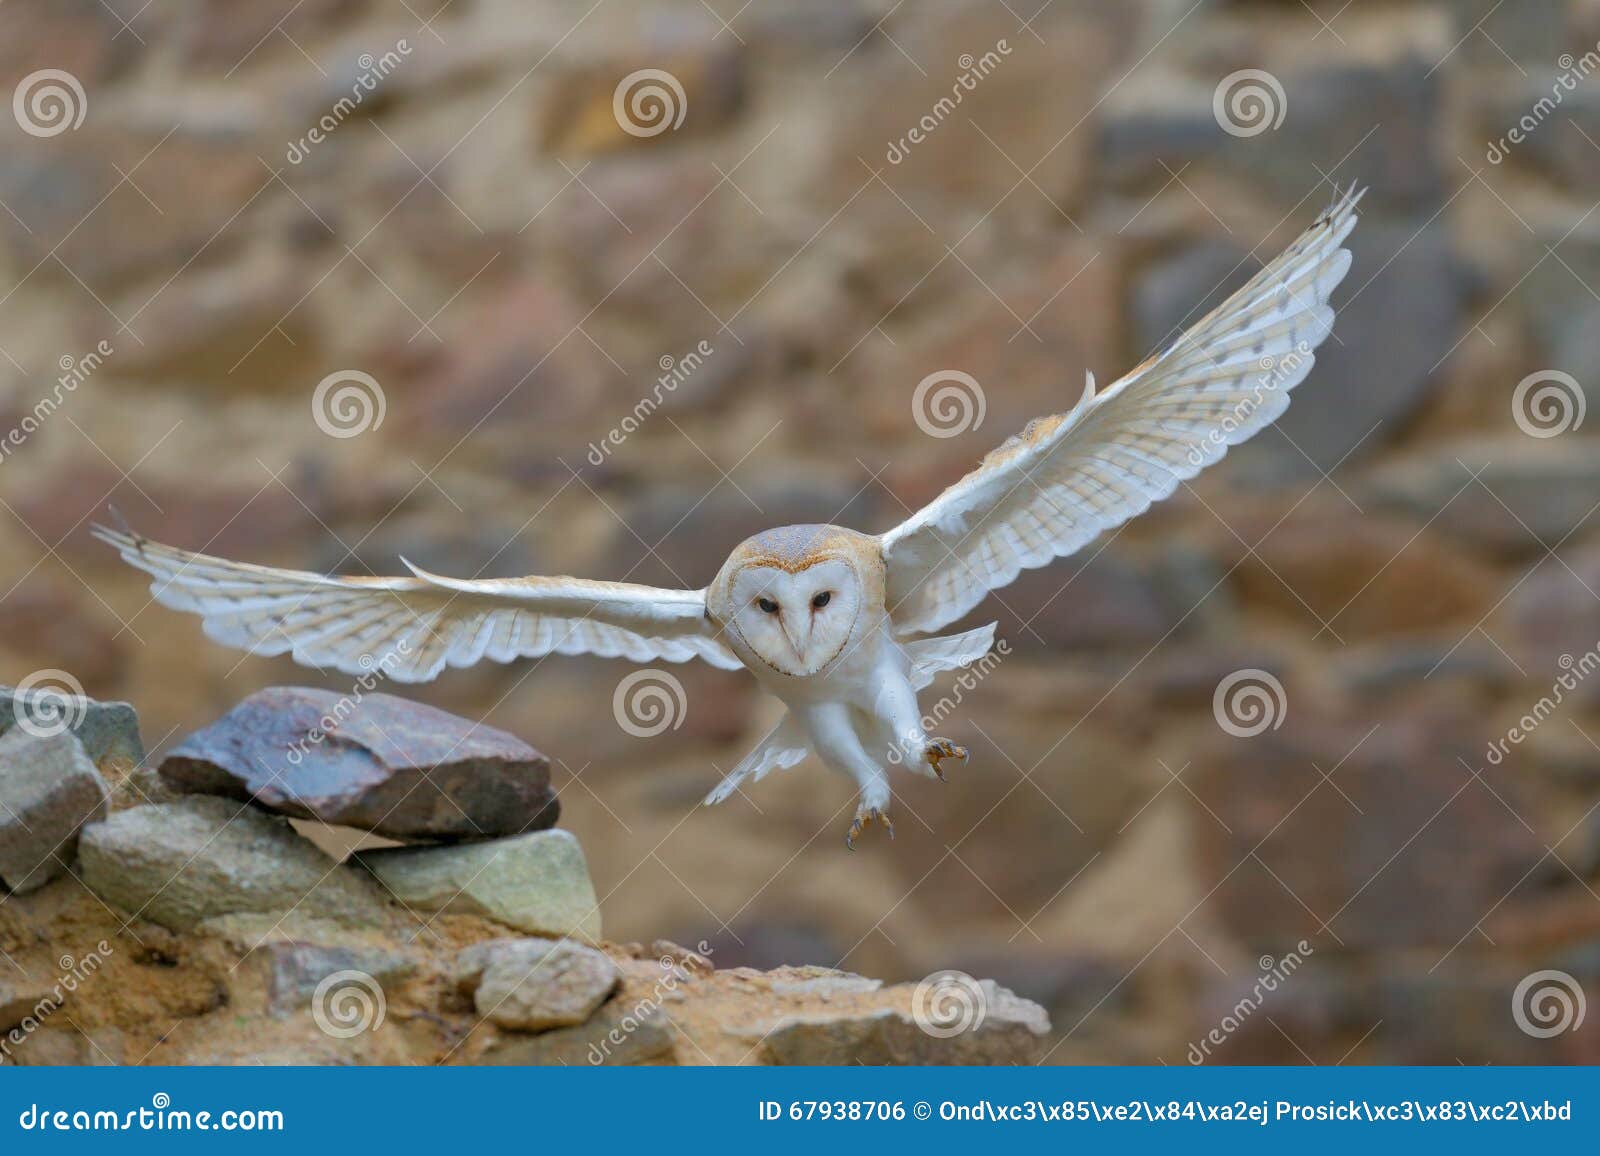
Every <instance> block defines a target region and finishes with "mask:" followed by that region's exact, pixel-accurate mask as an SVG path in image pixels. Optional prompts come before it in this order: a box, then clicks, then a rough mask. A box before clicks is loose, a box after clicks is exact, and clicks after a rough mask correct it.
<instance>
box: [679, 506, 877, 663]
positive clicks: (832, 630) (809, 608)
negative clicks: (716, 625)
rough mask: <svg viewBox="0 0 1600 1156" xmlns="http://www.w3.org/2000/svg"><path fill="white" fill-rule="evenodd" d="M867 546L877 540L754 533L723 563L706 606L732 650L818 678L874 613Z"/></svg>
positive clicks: (824, 529) (836, 533)
mask: <svg viewBox="0 0 1600 1156" xmlns="http://www.w3.org/2000/svg"><path fill="white" fill-rule="evenodd" d="M868 543H871V544H872V545H873V546H875V545H876V540H875V539H871V538H868V537H867V536H866V535H863V534H857V533H855V532H853V531H849V530H842V529H839V528H838V527H834V526H784V527H782V528H780V529H777V530H768V531H766V532H765V533H762V534H757V535H756V536H755V537H753V538H750V539H748V540H746V541H745V542H743V543H741V544H740V545H739V546H738V547H737V548H736V549H735V550H734V551H733V553H732V554H730V555H729V556H728V560H727V562H725V563H723V566H722V570H721V572H720V573H718V575H717V578H716V581H715V582H713V583H712V586H711V590H710V596H709V601H708V605H709V606H710V609H711V611H712V613H713V615H714V616H715V617H716V618H717V620H718V621H719V622H721V623H722V624H723V626H724V627H726V629H727V631H728V634H729V637H730V641H731V642H732V644H733V645H734V647H735V649H740V648H742V649H745V650H748V651H750V652H751V653H752V654H753V655H754V657H755V658H757V659H759V660H760V661H761V662H762V663H764V664H765V665H766V666H768V667H770V668H771V669H773V670H775V671H777V672H778V673H779V674H785V675H789V676H791V677H794V678H806V677H809V676H811V675H815V674H820V673H821V672H822V671H823V670H824V669H826V668H827V666H828V665H829V664H830V663H832V662H833V661H834V660H835V659H837V658H839V656H840V655H841V654H843V653H844V651H845V648H846V647H848V646H849V645H850V643H851V642H852V640H853V639H854V637H855V634H856V628H857V626H858V625H860V624H861V623H862V622H863V620H864V617H865V616H864V614H863V610H866V609H869V607H868V603H869V601H870V597H869V590H870V588H871V587H870V580H871V577H872V576H871V575H866V574H864V573H863V568H864V567H867V566H870V565H871V564H872V562H873V561H874V558H873V556H872V553H873V552H872V551H869V550H868V548H867V544H868ZM879 586H880V587H881V580H880V582H879Z"/></svg>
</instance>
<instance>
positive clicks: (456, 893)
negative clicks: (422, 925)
mask: <svg viewBox="0 0 1600 1156" xmlns="http://www.w3.org/2000/svg"><path fill="white" fill-rule="evenodd" d="M355 859H356V860H357V861H358V862H360V864H361V865H362V866H364V867H366V868H367V869H368V870H369V871H371V872H372V873H373V875H375V876H377V879H378V882H379V883H381V884H382V885H383V886H384V888H385V889H387V890H388V891H389V893H390V894H392V895H393V896H394V897H395V898H396V899H398V900H399V901H400V902H401V903H403V904H404V905H405V906H406V907H408V908H412V909H415V910H421V911H443V912H451V913H456V914H464V915H481V916H484V917H486V918H489V919H493V920H496V921H498V922H500V923H504V924H505V925H506V926H508V927H514V928H516V929H517V930H518V931H527V932H531V933H533V934H536V935H556V936H560V935H571V936H575V937H577V938H579V939H585V940H590V941H593V940H598V939H599V938H600V905H599V901H598V900H597V899H596V898H595V893H594V884H593V883H592V882H591V881H590V879H589V867H588V864H587V863H585V862H584V858H583V848H581V847H580V846H578V841H577V839H575V838H573V836H572V834H571V832H568V831H535V832H533V833H532V834H528V835H518V836H517V837H515V838H512V839H497V840H495V841H493V842H489V843H462V844H459V845H457V846H453V847H390V848H384V849H382V850H378V851H364V852H360V853H359V854H357V855H356V856H355Z"/></svg>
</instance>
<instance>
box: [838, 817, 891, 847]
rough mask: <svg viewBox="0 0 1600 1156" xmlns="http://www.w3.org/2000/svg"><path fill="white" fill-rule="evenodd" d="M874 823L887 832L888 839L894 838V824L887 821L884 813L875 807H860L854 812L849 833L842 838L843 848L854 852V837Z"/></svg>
mask: <svg viewBox="0 0 1600 1156" xmlns="http://www.w3.org/2000/svg"><path fill="white" fill-rule="evenodd" d="M874 823H882V824H883V829H884V830H885V831H887V832H889V838H890V839H893V838H894V823H893V822H892V821H891V820H890V819H889V815H888V813H887V812H886V811H882V810H880V809H879V808H877V807H861V808H859V809H858V810H857V811H856V817H855V819H854V821H852V822H851V824H850V831H849V833H848V834H846V835H845V837H844V845H845V847H847V848H848V849H849V850H851V851H854V850H855V849H856V836H858V835H860V834H861V832H863V831H865V830H866V829H867V828H868V827H870V826H872V824H874Z"/></svg>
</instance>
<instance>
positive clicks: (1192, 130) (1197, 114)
mask: <svg viewBox="0 0 1600 1156" xmlns="http://www.w3.org/2000/svg"><path fill="white" fill-rule="evenodd" d="M1448 47H1449V46H1448V45H1447V44H1443V45H1439V46H1438V48H1437V50H1436V51H1435V50H1433V49H1431V48H1428V47H1423V49H1422V50H1421V51H1414V52H1409V53H1401V54H1395V55H1394V56H1393V58H1392V59H1390V60H1384V61H1372V62H1364V61H1345V60H1341V61H1338V62H1337V63H1334V64H1332V65H1330V66H1326V67H1320V68H1315V69H1309V70H1305V71H1299V72H1293V73H1291V72H1286V71H1283V70H1280V69H1277V68H1274V69H1273V72H1274V74H1275V79H1276V80H1277V81H1278V82H1279V83H1280V84H1281V86H1282V90H1283V99H1282V100H1279V99H1277V98H1276V97H1275V96H1271V97H1270V98H1269V105H1268V107H1269V110H1270V111H1269V115H1270V113H1271V112H1277V111H1282V112H1283V113H1284V120H1283V123H1282V124H1280V125H1279V127H1278V128H1277V129H1270V128H1265V127H1263V131H1262V132H1261V133H1260V134H1257V135H1250V136H1233V135H1230V134H1229V133H1227V132H1225V131H1224V130H1223V128H1222V126H1221V124H1220V123H1219V122H1218V120H1217V118H1216V116H1215V114H1214V112H1213V105H1212V102H1213V99H1214V97H1215V93H1216V89H1217V86H1218V83H1219V82H1220V81H1221V80H1222V79H1223V76H1224V75H1225V74H1226V73H1227V71H1228V70H1227V69H1226V68H1225V67H1224V68H1218V69H1216V70H1215V71H1214V72H1212V73H1210V74H1209V75H1207V76H1206V78H1205V81H1204V82H1198V81H1197V82H1193V83H1182V84H1179V83H1171V84H1152V85H1143V86H1138V85H1128V86H1126V88H1125V91H1123V92H1120V93H1118V94H1116V96H1115V97H1114V98H1113V99H1111V100H1108V101H1107V102H1106V107H1105V109H1104V110H1103V112H1102V115H1101V116H1100V117H1099V118H1097V119H1098V121H1099V124H1100V131H1101V141H1100V143H1101V152H1100V161H1101V166H1102V171H1103V173H1104V175H1105V177H1106V179H1107V180H1108V181H1109V182H1111V183H1112V184H1113V185H1117V186H1121V187H1124V188H1128V189H1129V190H1130V191H1132V190H1143V189H1145V188H1148V189H1150V190H1151V191H1154V189H1156V188H1159V187H1161V185H1162V184H1163V183H1164V182H1165V181H1166V180H1167V179H1168V175H1169V173H1170V172H1171V171H1172V170H1175V169H1181V168H1182V166H1183V164H1184V163H1185V162H1202V161H1205V162H1212V163H1215V164H1217V165H1219V166H1220V167H1223V168H1225V169H1227V170H1229V171H1231V172H1236V173H1239V174H1240V176H1241V179H1242V180H1244V181H1245V182H1247V183H1248V184H1249V185H1250V186H1252V187H1262V186H1264V187H1265V188H1267V189H1268V190H1270V191H1271V193H1272V194H1274V195H1276V196H1278V197H1281V198H1282V199H1283V201H1284V203H1285V204H1293V203H1294V202H1295V201H1297V200H1299V199H1300V198H1301V197H1302V196H1304V195H1305V193H1306V187H1307V174H1311V176H1312V179H1315V174H1316V173H1317V171H1318V169H1319V168H1320V169H1322V170H1324V171H1326V170H1327V168H1328V166H1329V165H1330V164H1332V163H1334V162H1335V161H1337V160H1338V159H1339V158H1340V157H1343V156H1346V155H1348V156H1349V158H1350V159H1349V160H1348V161H1347V162H1346V168H1347V170H1348V172H1349V173H1350V174H1355V173H1359V174H1360V177H1361V180H1362V182H1363V183H1365V184H1368V185H1370V186H1371V187H1372V190H1373V199H1375V200H1381V201H1383V202H1384V203H1386V204H1398V205H1403V206H1404V207H1406V208H1407V209H1411V210H1421V209H1425V208H1431V206H1433V205H1435V204H1437V203H1438V201H1439V199H1440V197H1441V194H1442V191H1443V189H1444V185H1445V181H1444V179H1443V171H1442V169H1441V167H1440V163H1439V160H1438V158H1437V157H1436V156H1435V155H1434V150H1430V149H1428V148H1426V147H1423V142H1425V141H1426V140H1427V139H1428V137H1429V133H1430V131H1431V126H1432V125H1434V124H1435V123H1437V118H1438V117H1439V115H1440V112H1439V105H1440V83H1441V81H1442V80H1443V74H1442V73H1438V72H1433V71H1432V69H1433V64H1434V61H1436V60H1438V58H1439V56H1440V55H1442V54H1443V52H1444V51H1445V50H1446V49H1447V48H1448ZM1225 91H1226V92H1230V93H1238V92H1239V91H1240V89H1239V88H1238V87H1234V88H1230V89H1228V90H1225ZM1263 91H1264V90H1263ZM1239 111H1240V113H1241V115H1240V116H1239V117H1238V119H1239V121H1240V122H1242V123H1243V124H1244V125H1245V126H1246V127H1253V126H1255V125H1256V121H1255V119H1254V116H1253V114H1251V110H1249V109H1248V108H1241V109H1240V110H1239ZM1374 130H1375V131H1374ZM1164 165H1165V166H1167V167H1165V168H1164V167H1163V166H1164ZM1340 175H1341V176H1344V179H1348V176H1345V175H1344V174H1343V173H1341V174H1340ZM1330 191H1331V190H1330ZM1424 215H1426V214H1424ZM1358 284H1359V282H1358ZM1196 316H1198V314H1197V315H1196Z"/></svg>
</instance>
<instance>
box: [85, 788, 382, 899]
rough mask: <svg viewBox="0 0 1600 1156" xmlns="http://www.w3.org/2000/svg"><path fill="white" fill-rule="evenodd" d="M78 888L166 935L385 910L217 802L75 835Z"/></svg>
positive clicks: (253, 816)
mask: <svg viewBox="0 0 1600 1156" xmlns="http://www.w3.org/2000/svg"><path fill="white" fill-rule="evenodd" d="M79 855H80V857H81V860H82V877H83V881H84V883H85V884H86V885H87V886H88V887H89V889H90V890H91V891H93V892H94V893H95V894H96V895H98V896H100V898H101V899H104V900H105V901H106V902H107V903H110V904H112V905H113V906H115V907H119V908H121V909H122V910H124V911H128V912H131V913H133V914H135V915H138V916H142V917H143V918H146V919H149V920H151V921H152V922H154V923H159V924H161V925H162V926H163V927H168V928H171V929H172V930H174V931H185V930H188V929H189V928H192V927H194V926H195V925H196V924H198V923H200V922H201V921H203V920H206V919H211V918H214V917H217V916H221V915H230V914H235V913H242V912H277V911H289V910H296V911H300V912H304V913H305V914H308V915H324V916H328V917H330V918H334V919H341V920H349V921H355V922H369V921H372V920H375V919H378V918H381V916H382V914H383V913H384V903H383V899H382V897H381V895H379V894H378V892H377V891H376V889H375V888H373V887H372V884H371V881H370V880H368V879H366V878H365V877H364V876H363V875H362V874H360V873H359V872H355V871H352V870H350V869H348V868H346V867H342V866H340V865H339V864H337V863H335V862H334V861H333V860H332V859H330V858H329V857H328V856H327V855H325V854H323V853H322V851H320V850H318V849H317V847H315V846H314V845H313V844H312V843H310V842H309V841H308V840H306V839H303V838H301V837H300V836H299V835H297V834H295V832H294V831H293V830H292V829H291V828H290V827H289V826H288V825H287V824H286V823H284V822H282V821H281V820H277V819H273V818H271V817H269V816H267V815H263V814H262V813H261V812H259V811H256V810H253V809H252V808H250V807H249V806H247V805H244V804H240V803H235V802H231V801H229V800H226V799H213V798H192V799H184V800H182V801H181V802H177V803H164V804H160V805H157V806H148V807H134V808H131V809H130V810H126V811H119V812H118V813H117V814H115V815H113V816H111V818H109V819H107V820H106V821H105V822H103V823H96V824H94V825H93V826H91V827H89V828H88V829H87V830H86V831H85V832H84V834H83V838H82V840H81V843H80V846H79Z"/></svg>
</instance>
